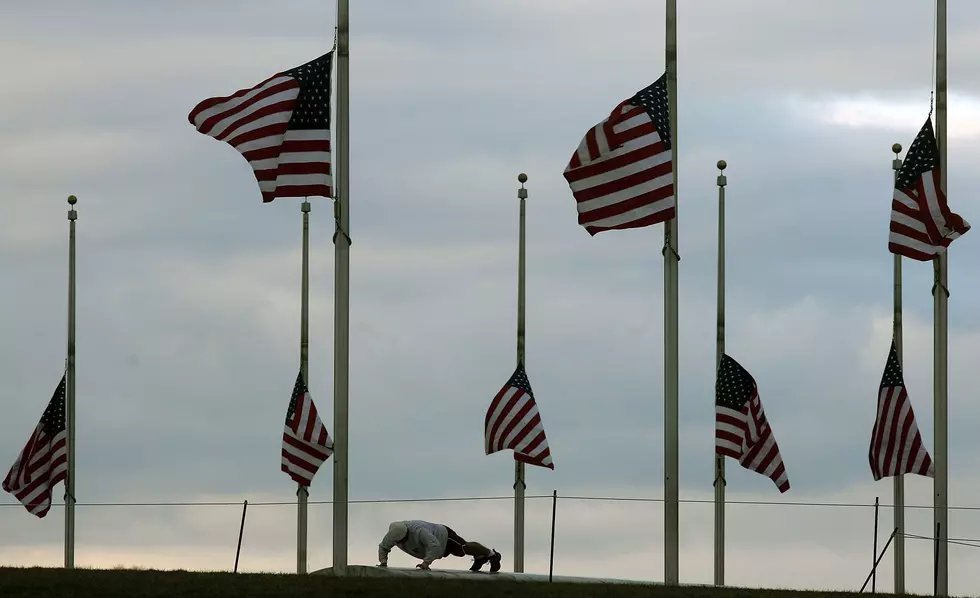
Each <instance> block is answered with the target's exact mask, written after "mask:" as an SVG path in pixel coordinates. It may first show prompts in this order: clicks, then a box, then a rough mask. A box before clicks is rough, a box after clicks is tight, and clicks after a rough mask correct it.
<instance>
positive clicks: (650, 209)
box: [564, 73, 675, 235]
mask: <svg viewBox="0 0 980 598" xmlns="http://www.w3.org/2000/svg"><path fill="white" fill-rule="evenodd" d="M671 147H672V144H671V131H670V107H669V103H668V101H667V74H666V73H664V75H663V76H662V77H660V78H659V79H657V81H656V82H655V83H653V84H652V85H650V86H649V87H647V88H645V89H643V90H641V91H639V92H637V94H636V95H634V96H633V97H631V98H630V99H628V100H625V101H624V102H622V103H620V104H619V105H618V106H616V108H615V109H613V111H612V113H610V115H609V117H608V118H606V119H605V120H603V121H602V122H600V123H599V124H597V125H596V126H594V127H592V128H591V129H589V131H588V132H587V133H586V134H585V137H584V138H583V139H582V142H581V143H580V144H579V146H578V149H577V150H575V153H574V154H573V155H572V159H571V161H569V163H568V166H567V167H566V168H565V172H564V175H565V180H567V181H568V186H569V187H571V189H572V195H573V196H574V197H575V201H576V202H577V203H578V223H579V224H581V225H582V226H584V227H585V230H586V231H588V232H589V234H590V235H595V234H596V233H600V232H602V231H605V230H614V229H624V228H640V227H644V226H652V225H654V224H657V223H660V222H666V221H667V220H670V219H671V218H673V217H674V213H675V209H674V208H675V202H674V165H673V151H672V149H671Z"/></svg>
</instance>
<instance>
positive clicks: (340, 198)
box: [333, 0, 350, 575]
mask: <svg viewBox="0 0 980 598" xmlns="http://www.w3.org/2000/svg"><path fill="white" fill-rule="evenodd" d="M348 1H349V0H337V130H336V132H337V134H336V141H337V153H336V156H335V162H336V166H337V176H336V178H335V181H334V182H335V185H336V188H337V191H336V194H335V195H336V200H335V202H334V216H335V219H336V221H337V231H336V232H335V233H334V328H333V372H334V373H333V417H334V453H333V459H334V461H333V571H334V574H335V575H344V574H345V573H346V572H347V509H348V507H347V466H348V438H347V418H348V386H347V380H348V374H349V364H350V360H349V354H348V353H349V345H350V301H349V300H350V236H349V235H350V213H349V210H348V205H349V202H348V198H349V196H350V186H349V181H350V178H349V173H350V161H349V159H348V158H349V156H350V121H349V114H348V112H349V106H348V100H349V93H348V92H349V86H350V70H349V69H350V64H349V62H350V50H349V36H348V12H349V11H348Z"/></svg>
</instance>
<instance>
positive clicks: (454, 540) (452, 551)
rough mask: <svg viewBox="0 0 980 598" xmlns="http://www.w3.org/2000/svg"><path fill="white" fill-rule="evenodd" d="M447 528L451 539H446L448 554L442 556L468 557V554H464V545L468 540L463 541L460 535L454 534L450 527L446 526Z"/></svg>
mask: <svg viewBox="0 0 980 598" xmlns="http://www.w3.org/2000/svg"><path fill="white" fill-rule="evenodd" d="M445 528H446V532H448V534H449V537H448V538H447V539H446V552H445V554H443V555H442V556H444V557H447V556H449V555H453V556H466V553H465V552H463V544H466V540H464V539H462V538H461V537H460V536H459V534H457V533H456V532H454V531H453V529H452V528H451V527H449V526H448V525H447V526H445Z"/></svg>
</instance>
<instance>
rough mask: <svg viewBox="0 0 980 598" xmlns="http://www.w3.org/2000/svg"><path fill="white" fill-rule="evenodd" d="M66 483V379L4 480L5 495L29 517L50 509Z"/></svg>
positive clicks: (62, 380) (45, 512)
mask: <svg viewBox="0 0 980 598" xmlns="http://www.w3.org/2000/svg"><path fill="white" fill-rule="evenodd" d="M67 479H68V431H67V428H66V427H65V376H62V377H61V383H60V384H58V388H57V389H55V391H54V395H53V396H52V397H51V400H50V401H49V402H48V406H47V408H45V410H44V413H43V414H42V415H41V420H40V421H39V422H38V424H37V427H36V428H34V432H33V433H32V434H31V438H30V440H28V441H27V445H25V446H24V449H23V450H22V451H21V452H20V455H18V456H17V460H16V461H14V464H13V466H12V467H11V468H10V471H8V472H7V477H5V478H4V479H3V489H4V491H5V492H9V493H10V494H13V495H14V496H15V497H16V498H17V500H19V501H20V502H21V504H23V505H24V507H25V508H26V509H27V510H28V511H29V512H30V513H32V514H34V515H37V516H38V517H44V516H45V515H47V514H48V511H49V510H50V509H51V490H52V488H54V487H55V486H56V485H57V484H58V482H64V481H66V480H67Z"/></svg>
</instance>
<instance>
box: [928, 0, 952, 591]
mask: <svg viewBox="0 0 980 598" xmlns="http://www.w3.org/2000/svg"><path fill="white" fill-rule="evenodd" d="M946 131H947V129H946V0H936V138H937V141H938V142H939V167H940V172H941V173H942V175H941V180H940V185H941V187H942V191H943V192H944V193H945V192H946V178H947V177H946V165H947V163H948V160H947V155H946V137H947V135H946ZM947 258H948V249H947V251H944V252H943V253H940V254H939V255H938V256H937V257H936V258H935V259H934V260H933V263H934V269H935V279H936V284H935V285H934V286H933V290H932V296H933V300H934V310H933V401H934V406H933V409H934V413H933V417H934V418H935V428H936V431H935V434H936V448H935V453H934V454H935V457H936V459H935V471H936V474H935V476H936V477H935V478H934V480H933V484H934V489H935V493H934V495H933V515H934V519H935V523H936V525H937V526H938V528H939V537H938V538H936V542H937V555H938V556H937V558H936V570H937V581H936V593H937V595H938V596H946V595H947V581H948V579H947V576H948V575H949V563H948V561H947V551H946V549H947V546H946V537H947V536H948V535H949V519H948V515H949V513H948V512H947V500H948V492H949V479H948V477H947V476H948V473H949V471H948V464H947V460H946V459H947V440H948V439H947V437H946V433H947V424H948V421H947V420H948V417H949V413H948V411H947V394H946V393H947V376H948V374H949V372H948V371H947V369H948V363H947V355H946V350H947V343H948V338H947V325H948V323H949V322H948V320H949V313H948V311H947V307H948V306H947V301H948V299H949V289H948V286H947V284H948V280H947V278H948V270H947V269H948V264H947Z"/></svg>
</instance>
